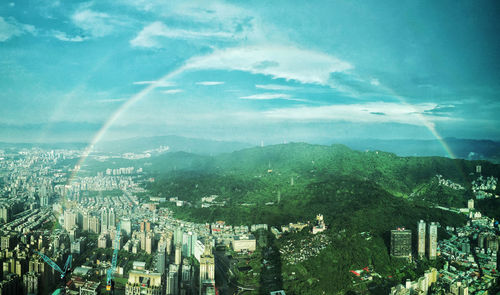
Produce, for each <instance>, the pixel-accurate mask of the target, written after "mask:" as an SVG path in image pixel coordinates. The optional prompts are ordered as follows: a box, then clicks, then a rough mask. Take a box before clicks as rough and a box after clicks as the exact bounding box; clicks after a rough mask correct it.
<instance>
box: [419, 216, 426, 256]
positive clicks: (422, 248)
mask: <svg viewBox="0 0 500 295" xmlns="http://www.w3.org/2000/svg"><path fill="white" fill-rule="evenodd" d="M425 228H426V224H425V221H423V220H420V221H419V223H418V257H419V258H420V259H422V258H424V257H425Z"/></svg>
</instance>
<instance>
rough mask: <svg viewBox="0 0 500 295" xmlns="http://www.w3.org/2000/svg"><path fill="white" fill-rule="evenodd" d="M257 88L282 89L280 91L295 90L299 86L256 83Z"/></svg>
mask: <svg viewBox="0 0 500 295" xmlns="http://www.w3.org/2000/svg"><path fill="white" fill-rule="evenodd" d="M255 88H259V89H266V90H280V91H293V90H297V89H298V88H297V87H293V86H286V85H279V84H266V85H259V84H257V85H255Z"/></svg>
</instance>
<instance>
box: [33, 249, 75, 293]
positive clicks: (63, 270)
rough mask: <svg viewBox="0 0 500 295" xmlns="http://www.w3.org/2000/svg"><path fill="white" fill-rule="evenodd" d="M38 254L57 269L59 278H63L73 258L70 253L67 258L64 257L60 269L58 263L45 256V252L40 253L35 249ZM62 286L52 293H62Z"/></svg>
mask: <svg viewBox="0 0 500 295" xmlns="http://www.w3.org/2000/svg"><path fill="white" fill-rule="evenodd" d="M35 252H36V253H37V254H38V255H40V257H42V259H43V260H44V261H45V262H47V264H48V265H49V266H50V267H52V268H53V269H54V270H55V271H57V272H58V273H60V274H61V280H63V279H64V277H65V276H66V273H67V272H68V270H70V269H71V261H72V260H73V256H72V255H71V254H70V255H68V258H67V259H66V263H65V264H64V268H63V269H61V268H60V267H59V265H57V264H56V263H55V262H54V261H52V259H50V258H49V257H48V256H46V255H45V254H43V253H40V252H38V251H35ZM63 284H64V281H63ZM64 290H65V289H64V286H63V287H62V288H60V289H57V290H56V291H54V293H52V294H53V295H55V294H61V292H63V293H64Z"/></svg>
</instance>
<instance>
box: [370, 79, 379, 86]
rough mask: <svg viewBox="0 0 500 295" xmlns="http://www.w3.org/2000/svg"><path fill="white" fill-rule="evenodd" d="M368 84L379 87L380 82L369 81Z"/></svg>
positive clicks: (376, 80)
mask: <svg viewBox="0 0 500 295" xmlns="http://www.w3.org/2000/svg"><path fill="white" fill-rule="evenodd" d="M370 84H371V85H373V86H379V85H380V81H379V80H378V79H371V80H370Z"/></svg>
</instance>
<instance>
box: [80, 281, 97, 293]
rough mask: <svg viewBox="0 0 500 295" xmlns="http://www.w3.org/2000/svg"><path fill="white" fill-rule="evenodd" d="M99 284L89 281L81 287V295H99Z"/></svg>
mask: <svg viewBox="0 0 500 295" xmlns="http://www.w3.org/2000/svg"><path fill="white" fill-rule="evenodd" d="M99 285H100V283H99V282H92V281H87V282H85V283H84V284H83V286H81V287H80V292H79V295H99Z"/></svg>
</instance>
